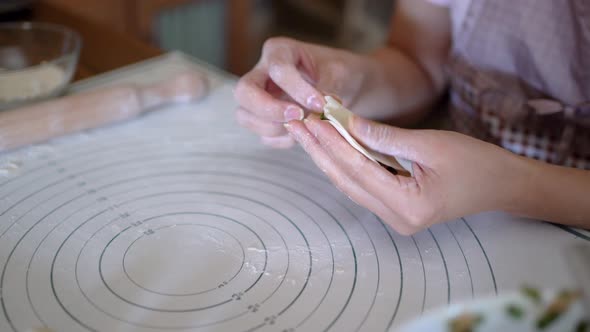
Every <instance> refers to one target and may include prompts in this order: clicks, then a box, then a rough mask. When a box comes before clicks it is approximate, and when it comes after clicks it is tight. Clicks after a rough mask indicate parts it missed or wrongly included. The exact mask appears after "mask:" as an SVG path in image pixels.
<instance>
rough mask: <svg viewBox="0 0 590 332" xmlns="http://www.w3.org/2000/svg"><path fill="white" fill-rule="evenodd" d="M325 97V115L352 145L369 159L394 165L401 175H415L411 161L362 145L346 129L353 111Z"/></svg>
mask: <svg viewBox="0 0 590 332" xmlns="http://www.w3.org/2000/svg"><path fill="white" fill-rule="evenodd" d="M324 99H325V100H326V105H325V106H324V117H325V118H326V119H327V120H328V122H329V123H330V124H331V125H332V126H333V127H334V128H336V130H337V131H338V132H339V133H340V135H342V137H344V139H345V140H346V141H347V142H348V143H350V145H352V147H353V148H355V149H356V150H357V151H359V152H360V153H362V154H363V155H364V156H365V157H367V158H368V159H369V160H372V161H374V162H377V163H381V164H383V165H386V166H389V167H392V168H393V169H395V170H396V171H397V172H398V173H400V174H401V175H407V176H412V175H413V172H412V162H411V161H409V160H406V159H403V158H396V157H393V156H388V155H384V154H382V153H379V152H377V151H373V150H371V149H368V148H365V147H363V146H362V145H360V144H359V143H358V142H357V141H356V140H355V139H354V137H352V135H350V134H349V133H348V131H347V130H346V128H348V124H349V121H350V118H351V117H352V114H353V113H352V112H351V111H349V110H348V109H346V107H344V106H342V104H341V103H340V102H338V100H336V98H334V97H332V96H325V97H324Z"/></svg>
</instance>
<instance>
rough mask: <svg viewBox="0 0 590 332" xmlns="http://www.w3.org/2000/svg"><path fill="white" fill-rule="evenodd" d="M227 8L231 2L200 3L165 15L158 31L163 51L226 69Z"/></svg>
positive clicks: (163, 13) (169, 11) (173, 10)
mask: <svg viewBox="0 0 590 332" xmlns="http://www.w3.org/2000/svg"><path fill="white" fill-rule="evenodd" d="M227 5H228V4H227V0H215V1H213V0H208V1H197V2H195V3H193V4H186V5H182V6H178V7H175V8H172V9H169V10H166V11H164V12H162V13H161V14H160V16H159V17H158V19H157V21H156V27H155V35H156V38H157V40H158V41H159V44H160V47H162V48H163V49H166V50H180V51H183V52H185V53H188V54H190V55H192V56H194V57H197V58H199V59H201V60H203V61H205V62H208V63H210V64H212V65H214V66H216V67H218V68H225V65H226V61H225V59H226V36H227V34H226V21H227V20H226V15H227V14H226V13H227V10H226V7H227Z"/></svg>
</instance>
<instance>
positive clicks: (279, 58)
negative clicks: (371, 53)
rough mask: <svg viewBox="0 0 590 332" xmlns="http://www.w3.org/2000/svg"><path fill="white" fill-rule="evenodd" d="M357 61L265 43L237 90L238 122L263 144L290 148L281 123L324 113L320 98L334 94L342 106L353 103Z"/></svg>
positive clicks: (306, 47) (333, 52)
mask: <svg viewBox="0 0 590 332" xmlns="http://www.w3.org/2000/svg"><path fill="white" fill-rule="evenodd" d="M360 59H362V57H361V56H358V55H355V54H353V53H350V52H347V51H343V50H337V49H332V48H328V47H323V46H319V45H313V44H308V43H303V42H300V41H297V40H293V39H289V38H282V37H281V38H271V39H269V40H267V41H266V42H265V44H264V47H263V49H262V56H261V58H260V61H259V62H258V64H256V66H255V67H254V68H253V69H252V70H251V71H250V72H248V73H247V74H246V75H244V76H243V77H242V78H241V79H240V81H239V82H238V84H237V86H236V89H235V97H236V100H237V101H238V104H239V106H238V109H237V111H236V118H237V121H238V123H239V124H240V125H241V126H243V127H246V128H248V129H250V130H252V131H253V132H255V133H256V134H258V135H259V136H260V137H261V140H262V142H263V143H264V144H266V145H269V146H272V147H276V148H289V147H291V146H292V145H294V144H295V141H294V140H293V138H291V137H290V136H289V135H288V134H287V131H286V130H285V128H284V127H283V123H286V122H288V121H290V120H301V119H303V117H304V116H305V112H306V111H312V112H322V109H323V106H324V94H333V95H337V96H338V97H339V98H340V99H342V101H343V103H344V104H345V105H350V104H351V103H352V102H353V101H354V99H355V98H356V97H357V95H358V93H359V90H360V88H361V85H362V82H363V75H364V72H365V71H364V70H363V69H362V68H360V67H361V66H362V60H360Z"/></svg>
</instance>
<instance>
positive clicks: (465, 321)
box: [449, 312, 483, 332]
mask: <svg viewBox="0 0 590 332" xmlns="http://www.w3.org/2000/svg"><path fill="white" fill-rule="evenodd" d="M482 322H483V316H482V315H478V314H472V313H467V312H466V313H463V314H460V315H459V316H457V317H455V318H454V319H452V320H451V321H450V322H449V331H450V332H473V331H475V328H476V327H477V326H478V325H480V324H481V323H482Z"/></svg>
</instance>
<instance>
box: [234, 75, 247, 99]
mask: <svg viewBox="0 0 590 332" xmlns="http://www.w3.org/2000/svg"><path fill="white" fill-rule="evenodd" d="M249 88H250V84H249V83H248V82H247V77H246V76H244V77H242V78H241V79H240V80H239V81H238V83H237V84H236V87H235V89H234V97H235V98H236V100H237V101H238V102H241V101H242V100H243V99H244V98H247V95H248V92H247V90H249Z"/></svg>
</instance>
